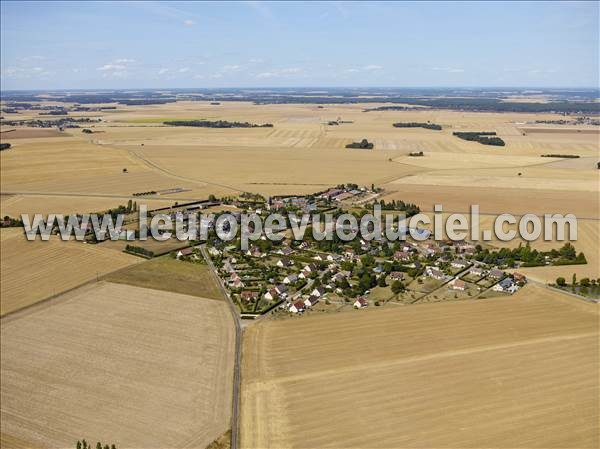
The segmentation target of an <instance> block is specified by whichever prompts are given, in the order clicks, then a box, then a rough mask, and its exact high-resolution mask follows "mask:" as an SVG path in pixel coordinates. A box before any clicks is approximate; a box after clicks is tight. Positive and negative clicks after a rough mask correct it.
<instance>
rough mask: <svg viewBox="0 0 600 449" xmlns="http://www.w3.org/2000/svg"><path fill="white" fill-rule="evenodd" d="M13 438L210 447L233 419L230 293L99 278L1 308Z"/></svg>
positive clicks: (33, 442)
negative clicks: (217, 296)
mask: <svg viewBox="0 0 600 449" xmlns="http://www.w3.org/2000/svg"><path fill="white" fill-rule="evenodd" d="M1 345H2V348H1V349H2V351H1V359H2V363H1V367H2V368H1V369H2V372H1V374H2V375H1V376H0V379H1V393H2V403H1V405H0V413H1V419H2V431H1V433H0V441H1V445H2V447H6V448H31V447H64V448H67V447H75V443H76V442H77V440H81V439H82V438H85V439H86V440H87V441H89V442H91V444H92V445H94V444H95V442H96V441H102V442H104V443H108V444H111V443H114V444H115V445H116V446H117V447H139V448H142V447H143V448H157V449H158V448H166V447H194V448H205V447H206V446H207V445H208V444H209V443H210V442H211V441H213V440H214V439H216V438H217V437H218V436H219V435H221V434H222V433H223V432H225V431H226V430H227V429H228V428H229V425H230V423H229V418H230V410H231V394H232V376H233V374H232V370H233V351H234V336H233V323H232V322H231V315H230V312H229V310H228V308H227V305H226V304H225V302H223V301H215V300H210V299H203V298H198V297H192V296H187V295H181V294H176V293H169V292H164V291H156V290H150V289H145V288H139V287H133V286H128V285H122V284H112V283H103V282H100V283H95V284H93V285H88V286H85V287H82V288H80V289H77V290H75V291H72V292H70V293H68V294H65V295H63V296H61V297H59V298H56V299H54V300H52V304H44V305H40V306H36V307H35V308H33V309H29V310H27V311H23V312H22V313H19V314H16V315H13V316H9V317H5V318H2V339H1Z"/></svg>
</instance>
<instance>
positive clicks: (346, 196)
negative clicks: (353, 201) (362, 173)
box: [332, 192, 354, 201]
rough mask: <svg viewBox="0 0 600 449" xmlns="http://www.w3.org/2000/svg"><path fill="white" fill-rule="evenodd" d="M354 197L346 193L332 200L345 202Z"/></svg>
mask: <svg viewBox="0 0 600 449" xmlns="http://www.w3.org/2000/svg"><path fill="white" fill-rule="evenodd" d="M353 196H354V195H353V194H351V193H350V192H344V193H340V194H339V195H336V196H334V197H333V198H332V199H333V200H335V201H344V200H347V199H350V198H352V197H353Z"/></svg>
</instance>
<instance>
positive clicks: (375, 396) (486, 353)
mask: <svg viewBox="0 0 600 449" xmlns="http://www.w3.org/2000/svg"><path fill="white" fill-rule="evenodd" d="M598 332H599V331H598V307H597V306H596V305H591V304H586V303H583V302H579V301H576V300H573V299H572V298H568V297H565V296H564V295H562V294H558V293H553V292H550V291H548V290H546V289H543V288H541V287H536V286H533V285H530V286H527V287H526V288H524V289H522V290H520V291H519V292H518V293H517V294H516V295H514V296H513V297H508V298H494V299H486V300H475V301H472V300H470V301H461V302H449V303H436V304H424V305H417V306H408V307H406V306H405V307H403V306H395V305H390V306H386V307H383V308H374V309H370V310H361V311H353V313H343V314H335V313H334V314H317V315H312V316H306V317H303V318H302V319H298V320H291V321H290V320H283V321H270V322H266V321H265V322H262V323H260V324H259V325H257V326H251V327H249V328H248V329H247V330H246V333H245V336H244V358H243V375H242V379H243V386H242V427H241V442H242V447H244V448H291V447H296V448H312V447H332V448H333V447H335V448H340V447H344V448H364V447H381V448H390V447H403V448H409V447H414V448H431V447H448V448H450V447H496V448H515V447H540V448H542V447H544V448H548V447H560V448H594V447H597V446H598V443H599V441H598V435H599V430H600V429H599V427H598V422H600V419H599V418H600V416H599V411H598V401H597V398H598V395H599V394H600V390H599V380H598V379H599V372H598V366H599V363H598V362H599V359H598V358H599V355H598V354H599V352H598V349H599V347H598V341H599V340H598V337H599V335H598Z"/></svg>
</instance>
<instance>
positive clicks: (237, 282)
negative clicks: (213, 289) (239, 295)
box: [229, 276, 244, 288]
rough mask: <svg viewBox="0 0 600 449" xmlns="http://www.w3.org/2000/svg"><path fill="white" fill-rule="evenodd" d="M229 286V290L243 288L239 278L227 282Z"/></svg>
mask: <svg viewBox="0 0 600 449" xmlns="http://www.w3.org/2000/svg"><path fill="white" fill-rule="evenodd" d="M229 286H230V287H231V288H243V287H244V283H243V282H242V281H241V279H240V278H239V277H237V276H236V277H235V278H232V279H231V281H229Z"/></svg>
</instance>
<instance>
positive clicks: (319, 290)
mask: <svg viewBox="0 0 600 449" xmlns="http://www.w3.org/2000/svg"><path fill="white" fill-rule="evenodd" d="M324 294H325V289H324V288H323V287H317V288H315V289H314V290H313V291H312V292H311V296H316V297H317V298H320V297H321V296H323V295H324Z"/></svg>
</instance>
